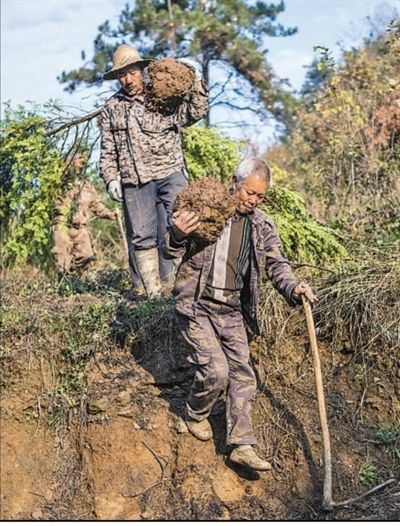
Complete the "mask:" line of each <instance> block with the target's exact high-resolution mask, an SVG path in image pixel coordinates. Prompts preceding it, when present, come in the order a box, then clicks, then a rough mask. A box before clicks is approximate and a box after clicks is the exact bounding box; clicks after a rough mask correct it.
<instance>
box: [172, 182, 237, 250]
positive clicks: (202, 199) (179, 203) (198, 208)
mask: <svg viewBox="0 0 400 526" xmlns="http://www.w3.org/2000/svg"><path fill="white" fill-rule="evenodd" d="M236 205H237V201H236V199H235V198H234V197H233V196H232V195H231V194H230V192H229V190H228V188H227V187H226V186H225V185H224V184H223V183H221V182H220V181H218V180H217V179H213V178H212V177H205V178H203V179H199V180H198V181H195V182H193V183H191V184H190V185H189V187H188V188H187V189H186V190H184V191H183V192H180V193H179V194H178V195H177V197H176V200H175V204H174V208H175V209H176V210H178V211H182V212H184V211H190V212H194V213H195V214H196V215H197V216H198V217H199V223H200V224H199V227H198V228H197V230H196V231H195V232H194V233H193V234H192V236H193V237H195V238H197V239H200V240H202V241H204V242H207V243H213V242H214V241H216V240H217V239H218V237H219V235H220V234H221V232H222V230H223V229H224V228H225V226H226V224H227V222H228V220H229V219H230V218H231V217H232V216H233V214H234V213H235V210H236Z"/></svg>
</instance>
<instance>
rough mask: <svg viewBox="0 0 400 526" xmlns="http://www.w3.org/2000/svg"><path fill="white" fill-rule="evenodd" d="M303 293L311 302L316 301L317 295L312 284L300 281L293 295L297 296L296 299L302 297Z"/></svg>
mask: <svg viewBox="0 0 400 526" xmlns="http://www.w3.org/2000/svg"><path fill="white" fill-rule="evenodd" d="M303 294H304V296H305V297H306V298H307V299H308V301H309V302H310V303H314V301H316V300H317V296H316V295H315V294H314V292H313V290H312V288H311V287H310V285H308V284H307V283H305V282H304V281H300V283H299V284H298V285H296V286H295V288H294V289H293V296H295V298H296V299H300V296H302V295H303Z"/></svg>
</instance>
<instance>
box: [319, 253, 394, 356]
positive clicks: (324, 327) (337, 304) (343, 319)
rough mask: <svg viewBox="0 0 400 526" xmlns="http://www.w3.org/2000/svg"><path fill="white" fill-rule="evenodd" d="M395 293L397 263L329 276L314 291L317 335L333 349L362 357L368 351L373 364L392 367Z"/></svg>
mask: <svg viewBox="0 0 400 526" xmlns="http://www.w3.org/2000/svg"><path fill="white" fill-rule="evenodd" d="M399 290H400V266H399V264H398V262H397V263H396V262H393V263H389V264H388V265H386V266H383V267H376V268H366V269H362V270H357V271H351V272H349V273H347V274H345V275H342V276H337V275H335V276H333V277H332V278H330V280H329V281H328V282H327V284H326V285H325V286H324V287H323V288H322V290H320V291H318V295H319V297H320V298H321V299H320V301H319V302H318V303H317V304H316V306H315V308H314V315H315V317H316V321H317V325H318V327H319V328H320V331H321V332H320V334H321V336H322V337H327V338H328V339H329V340H330V342H331V346H332V348H333V349H341V350H346V351H347V352H350V353H355V354H356V355H359V354H360V353H363V355H364V356H365V351H368V356H369V357H370V358H371V359H374V361H375V358H376V359H377V360H379V361H382V360H385V362H384V363H385V364H386V365H388V366H389V365H392V366H393V365H395V363H394V362H393V363H392V357H394V356H395V354H394V353H395V351H396V350H398V349H399V348H400V295H399ZM345 339H347V343H346V349H343V342H344V340H345Z"/></svg>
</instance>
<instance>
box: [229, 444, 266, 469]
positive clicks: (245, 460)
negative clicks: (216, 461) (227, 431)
mask: <svg viewBox="0 0 400 526" xmlns="http://www.w3.org/2000/svg"><path fill="white" fill-rule="evenodd" d="M229 459H230V460H231V461H232V462H235V463H236V464H240V465H241V466H244V467H246V468H251V469H255V470H257V471H269V470H270V469H272V466H271V464H270V463H269V462H267V461H266V460H263V459H262V458H260V457H259V456H258V455H257V453H256V452H255V451H254V448H253V446H248V445H246V446H236V447H235V448H234V449H233V451H232V453H231V454H230V457H229Z"/></svg>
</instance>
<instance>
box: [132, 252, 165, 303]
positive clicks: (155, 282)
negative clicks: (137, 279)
mask: <svg viewBox="0 0 400 526" xmlns="http://www.w3.org/2000/svg"><path fill="white" fill-rule="evenodd" d="M135 258H136V263H137V268H138V271H139V274H140V276H141V278H142V281H143V284H144V288H145V289H146V293H147V296H148V297H149V298H150V299H152V298H157V297H159V296H161V283H160V271H159V269H158V250H157V248H149V249H147V250H137V251H136V252H135Z"/></svg>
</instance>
